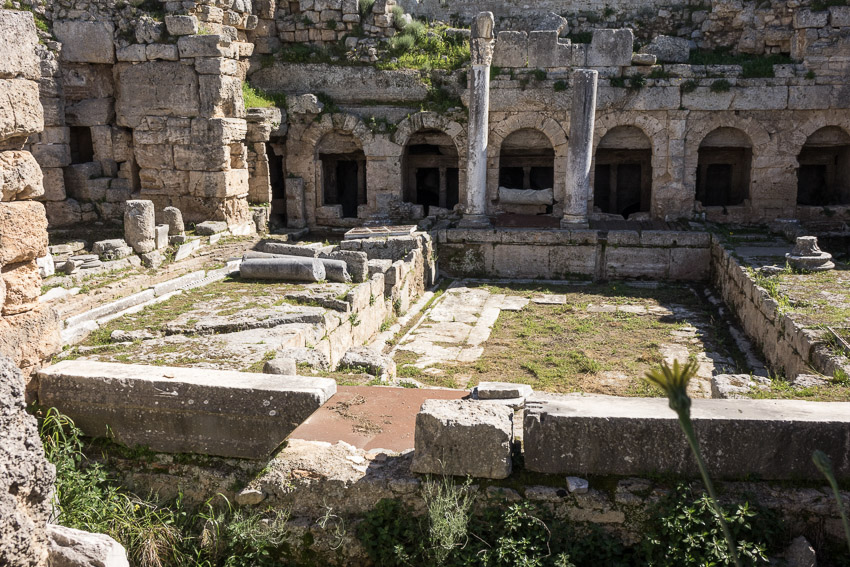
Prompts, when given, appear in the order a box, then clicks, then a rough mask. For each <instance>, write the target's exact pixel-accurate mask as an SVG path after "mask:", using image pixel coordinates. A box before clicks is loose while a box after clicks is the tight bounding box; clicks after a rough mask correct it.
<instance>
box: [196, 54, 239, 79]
mask: <svg viewBox="0 0 850 567" xmlns="http://www.w3.org/2000/svg"><path fill="white" fill-rule="evenodd" d="M195 70H196V71H197V72H198V74H200V75H231V76H232V75H236V74H238V72H239V64H238V63H237V61H236V60H235V59H227V58H225V57H196V58H195Z"/></svg>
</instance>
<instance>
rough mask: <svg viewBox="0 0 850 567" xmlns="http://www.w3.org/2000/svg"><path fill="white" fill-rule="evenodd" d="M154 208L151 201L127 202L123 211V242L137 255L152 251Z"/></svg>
mask: <svg viewBox="0 0 850 567" xmlns="http://www.w3.org/2000/svg"><path fill="white" fill-rule="evenodd" d="M155 222H156V220H155V216H154V206H153V202H151V201H143V200H131V201H127V204H126V208H125V210H124V240H126V241H127V244H129V245H130V246H131V247H132V248H133V250H135V251H136V252H138V253H139V254H144V253H146V252H150V251H152V250H153V249H154V246H155V241H154V238H155V237H156V233H155V230H154V227H155V226H156V225H155Z"/></svg>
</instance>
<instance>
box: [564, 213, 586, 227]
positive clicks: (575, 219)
mask: <svg viewBox="0 0 850 567" xmlns="http://www.w3.org/2000/svg"><path fill="white" fill-rule="evenodd" d="M561 228H590V223H588V222H587V217H584V216H579V215H564V218H562V219H561Z"/></svg>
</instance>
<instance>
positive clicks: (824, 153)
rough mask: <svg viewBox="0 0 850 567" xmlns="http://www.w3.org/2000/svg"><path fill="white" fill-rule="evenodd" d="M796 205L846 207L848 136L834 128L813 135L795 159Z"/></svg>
mask: <svg viewBox="0 0 850 567" xmlns="http://www.w3.org/2000/svg"><path fill="white" fill-rule="evenodd" d="M797 162H798V163H799V167H798V168H797V204H798V205H804V206H821V207H823V206H828V205H846V204H850V135H848V134H847V132H845V131H844V130H842V129H841V128H839V127H837V126H826V127H824V128H821V129H819V130H817V131H816V132H814V133H813V134H812V135H811V136H809V137H808V138H807V139H806V143H805V144H804V145H803V147H802V149H801V150H800V153H799V155H798V156H797Z"/></svg>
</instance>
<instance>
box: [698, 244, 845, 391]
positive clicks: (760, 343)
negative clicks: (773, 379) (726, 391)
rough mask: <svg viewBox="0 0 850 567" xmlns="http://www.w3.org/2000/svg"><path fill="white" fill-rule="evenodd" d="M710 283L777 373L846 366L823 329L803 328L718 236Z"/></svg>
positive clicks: (788, 375) (828, 372)
mask: <svg viewBox="0 0 850 567" xmlns="http://www.w3.org/2000/svg"><path fill="white" fill-rule="evenodd" d="M711 283H712V285H714V287H715V288H716V289H717V290H718V292H719V294H720V297H721V298H722V299H723V301H724V302H725V303H726V305H728V306H729V308H730V309H731V310H732V312H733V313H734V314H735V316H736V317H737V319H738V321H740V323H741V327H742V328H743V330H744V332H745V333H747V336H748V337H749V338H750V340H751V341H752V342H753V344H755V345H756V346H757V347H758V348H759V350H760V351H761V352H762V354H763V355H764V357H765V360H766V361H767V363H768V365H769V366H770V367H771V368H773V369H774V371H776V372H777V373H782V374H784V375H785V377H786V378H787V379H789V380H790V379H793V378H795V377H796V376H797V375H798V374H810V373H811V372H812V370H813V369H814V370H815V371H816V372H819V373H821V374H825V375H827V376H832V375H833V374H834V373H835V372H836V371H837V370H840V371H844V372H847V371H848V365H847V363H846V359H845V360H844V361H842V360H841V359H840V358H839V357H836V356H834V355H832V354H830V351H829V348H828V347H827V345H826V342H825V340H824V338H823V331H821V330H818V329H811V328H807V327H804V326H803V325H801V324H800V323H799V322H797V321H795V320H794V316H793V314H789V313H783V312H782V310H781V309H780V306H779V304H778V303H777V301H776V300H775V299H773V298H772V297H770V294H769V293H768V291H767V290H766V289H764V288H763V287H761V286H759V285H758V283H756V281H755V278H754V277H753V275H752V274H751V273H750V272H749V271H748V270H747V269H746V268H745V267H744V266H742V265H741V262H740V261H739V260H738V259H737V258H736V257H735V256H733V255H732V254H731V253H730V252H729V251H728V250H727V249H726V248H724V247H723V245H722V243H720V242H719V241H718V240H717V239H716V238H715V239H713V240H712V243H711Z"/></svg>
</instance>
